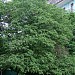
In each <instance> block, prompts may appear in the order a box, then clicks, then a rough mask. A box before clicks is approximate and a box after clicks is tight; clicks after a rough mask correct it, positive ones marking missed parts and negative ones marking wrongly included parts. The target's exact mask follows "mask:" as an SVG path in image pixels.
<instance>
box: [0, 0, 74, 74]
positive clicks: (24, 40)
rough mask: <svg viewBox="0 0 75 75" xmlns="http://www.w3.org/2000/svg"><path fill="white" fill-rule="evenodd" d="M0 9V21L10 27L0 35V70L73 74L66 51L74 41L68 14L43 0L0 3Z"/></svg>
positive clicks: (72, 62) (72, 57)
mask: <svg viewBox="0 0 75 75" xmlns="http://www.w3.org/2000/svg"><path fill="white" fill-rule="evenodd" d="M0 9H1V14H0V15H1V19H0V21H1V22H5V23H8V24H9V27H8V28H3V30H2V31H1V38H0V43H1V44H0V67H2V68H6V66H9V67H10V66H11V67H13V68H14V69H15V68H16V67H17V68H19V69H20V72H21V73H27V72H30V73H38V74H52V75H67V74H68V75H72V74H75V70H74V69H75V65H74V62H75V58H74V56H70V55H69V51H68V48H67V45H68V44H69V42H70V40H71V38H72V37H73V33H72V28H73V27H72V24H71V20H70V19H69V16H68V15H69V14H66V13H65V11H64V10H63V9H60V8H57V7H56V6H54V5H49V4H47V3H46V1H45V0H40V1H39V0H21V1H20V0H15V1H13V2H12V3H6V4H3V3H0ZM2 19H3V20H2ZM72 59H73V60H72Z"/></svg>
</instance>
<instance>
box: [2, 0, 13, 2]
mask: <svg viewBox="0 0 75 75" xmlns="http://www.w3.org/2000/svg"><path fill="white" fill-rule="evenodd" d="M11 1H12V0H2V2H4V3H8V2H11Z"/></svg>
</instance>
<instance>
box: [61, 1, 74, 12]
mask: <svg viewBox="0 0 75 75" xmlns="http://www.w3.org/2000/svg"><path fill="white" fill-rule="evenodd" d="M72 3H73V12H75V0H72V1H71V2H69V3H67V4H65V5H63V6H62V8H65V10H67V11H72V10H71V4H72Z"/></svg>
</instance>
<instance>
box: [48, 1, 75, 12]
mask: <svg viewBox="0 0 75 75" xmlns="http://www.w3.org/2000/svg"><path fill="white" fill-rule="evenodd" d="M48 4H55V5H56V6H57V7H61V8H63V9H65V10H67V11H70V12H75V0H48Z"/></svg>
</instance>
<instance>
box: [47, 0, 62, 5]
mask: <svg viewBox="0 0 75 75" xmlns="http://www.w3.org/2000/svg"><path fill="white" fill-rule="evenodd" d="M62 1H63V0H48V2H49V3H50V4H57V3H60V2H62Z"/></svg>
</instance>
